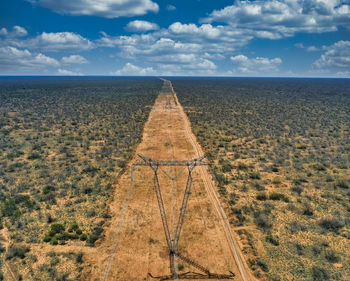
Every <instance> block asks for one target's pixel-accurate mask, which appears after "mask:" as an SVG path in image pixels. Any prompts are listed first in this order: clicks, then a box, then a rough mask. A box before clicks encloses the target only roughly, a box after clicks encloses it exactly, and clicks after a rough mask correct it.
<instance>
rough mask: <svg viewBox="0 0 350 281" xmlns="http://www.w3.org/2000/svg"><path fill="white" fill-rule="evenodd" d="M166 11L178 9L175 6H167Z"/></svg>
mask: <svg viewBox="0 0 350 281" xmlns="http://www.w3.org/2000/svg"><path fill="white" fill-rule="evenodd" d="M166 9H167V10H168V11H175V10H176V7H175V6H174V5H167V6H166Z"/></svg>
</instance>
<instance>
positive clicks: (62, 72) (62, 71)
mask: <svg viewBox="0 0 350 281" xmlns="http://www.w3.org/2000/svg"><path fill="white" fill-rule="evenodd" d="M57 74H58V75H62V76H82V75H84V74H83V73H81V72H75V71H71V70H67V69H61V68H59V69H58V70H57Z"/></svg>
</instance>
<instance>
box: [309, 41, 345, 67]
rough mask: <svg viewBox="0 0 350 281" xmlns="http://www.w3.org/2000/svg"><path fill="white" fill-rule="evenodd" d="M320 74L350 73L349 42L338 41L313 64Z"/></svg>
mask: <svg viewBox="0 0 350 281" xmlns="http://www.w3.org/2000/svg"><path fill="white" fill-rule="evenodd" d="M313 68H314V69H315V70H318V71H320V72H333V73H336V72H339V73H347V72H349V71H350V41H338V42H336V43H334V44H333V45H331V46H329V47H328V48H327V51H326V52H325V53H324V54H322V55H321V57H320V58H319V59H318V60H316V61H315V62H314V63H313Z"/></svg>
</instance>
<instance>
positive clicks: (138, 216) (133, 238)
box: [83, 93, 253, 281]
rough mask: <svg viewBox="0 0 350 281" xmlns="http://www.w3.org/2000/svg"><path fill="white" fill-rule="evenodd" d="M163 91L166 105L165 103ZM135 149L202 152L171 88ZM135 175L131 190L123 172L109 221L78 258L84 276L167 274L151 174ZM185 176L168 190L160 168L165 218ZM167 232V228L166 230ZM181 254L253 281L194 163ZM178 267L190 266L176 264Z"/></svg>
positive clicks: (158, 154)
mask: <svg viewBox="0 0 350 281" xmlns="http://www.w3.org/2000/svg"><path fill="white" fill-rule="evenodd" d="M173 94H174V97H175V100H174V98H173V97H172V95H173ZM169 96H170V97H171V99H170V100H171V108H169V106H167V105H168V104H169ZM136 153H140V154H143V155H145V156H148V157H151V158H154V159H169V158H170V159H171V158H174V159H175V160H184V159H191V158H195V157H198V156H199V155H200V154H203V152H202V149H201V148H200V146H199V145H198V143H197V141H196V139H195V137H194V135H193V134H192V132H191V127H190V123H189V121H188V119H187V116H186V114H185V113H184V111H183V108H182V107H181V105H180V104H179V102H178V100H177V97H176V95H175V93H167V94H161V95H159V96H158V98H157V100H156V102H155V105H154V107H153V109H152V111H151V113H150V116H149V119H148V121H147V122H146V124H145V128H144V133H143V139H142V142H141V143H140V144H139V146H138V147H137V150H136ZM136 161H139V158H138V157H135V158H134V159H133V160H132V161H131V162H130V163H129V165H132V163H135V162H136ZM179 171H180V169H178V168H176V171H175V170H172V169H167V170H166V172H167V173H169V174H172V176H174V175H175V174H177V173H178V172H179ZM134 172H135V177H134V184H133V186H132V189H131V190H130V174H129V173H125V174H124V175H122V176H121V178H120V180H119V183H118V184H117V185H116V186H115V187H114V194H113V198H112V200H111V202H110V203H109V209H110V214H111V215H112V219H111V220H110V221H109V222H108V224H106V226H105V233H104V238H103V239H101V240H100V241H98V243H97V246H96V248H95V250H96V251H94V252H89V253H86V255H84V258H85V268H84V272H83V280H128V281H129V280H150V278H149V276H148V273H149V272H150V273H152V274H153V275H167V274H169V273H170V270H169V255H168V249H167V247H166V242H165V236H164V231H163V226H162V223H161V220H160V214H159V209H158V203H157V199H156V196H155V192H154V189H153V172H152V171H151V169H150V168H149V167H138V168H136V169H135V171H134ZM186 180H187V174H186V172H184V173H183V175H181V176H180V177H179V178H178V179H177V181H176V185H175V189H176V190H175V192H174V190H173V188H174V186H173V185H172V184H171V181H170V180H169V178H168V177H167V176H165V175H164V174H163V173H162V172H159V181H160V185H161V189H162V193H163V200H164V204H165V208H166V213H167V218H168V222H172V221H173V219H172V217H173V215H174V214H173V211H172V210H174V209H176V208H173V206H174V205H176V206H180V205H181V201H182V197H183V192H184V187H185V183H186ZM174 194H175V195H174ZM174 197H175V198H174ZM174 200H175V202H174ZM178 212H179V210H177V214H175V215H176V217H177V216H178ZM170 227H173V223H170ZM170 232H171V233H172V232H173V231H172V229H170ZM179 251H180V252H181V253H182V254H184V255H185V256H189V257H191V258H193V259H194V260H195V261H197V262H198V263H200V264H202V265H203V266H205V267H207V268H208V269H210V271H212V272H216V273H222V274H227V273H229V271H232V272H234V273H235V275H236V277H235V280H238V281H239V280H253V279H249V275H248V274H249V273H247V271H246V270H245V263H244V259H243V257H242V255H241V253H240V251H239V247H238V246H237V243H236V242H235V240H234V236H233V235H232V232H231V229H230V226H229V224H228V221H227V218H226V216H225V213H224V211H223V209H222V207H221V204H220V201H219V199H218V197H217V194H216V190H215V187H214V185H213V184H212V181H211V177H210V175H209V172H208V170H207V169H199V168H198V167H197V168H196V169H195V170H194V172H193V188H192V193H191V196H190V199H189V202H188V208H187V212H186V215H185V221H184V225H183V230H182V232H181V236H180V241H179ZM114 253H115V255H114ZM180 268H181V269H180ZM179 270H180V271H181V270H182V271H183V272H186V271H196V270H195V269H194V268H192V267H191V266H189V265H187V264H183V263H180V262H179ZM242 272H243V273H242ZM106 273H107V274H106Z"/></svg>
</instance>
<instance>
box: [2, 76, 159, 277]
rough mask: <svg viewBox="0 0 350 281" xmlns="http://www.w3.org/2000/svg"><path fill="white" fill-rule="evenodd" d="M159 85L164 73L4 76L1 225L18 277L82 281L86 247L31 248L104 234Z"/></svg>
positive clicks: (91, 240)
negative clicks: (66, 250) (110, 204)
mask: <svg viewBox="0 0 350 281" xmlns="http://www.w3.org/2000/svg"><path fill="white" fill-rule="evenodd" d="M161 86H162V81H160V80H158V79H132V78H130V79H129V78H123V79H121V78H120V79H112V78H81V79H69V78H65V79H63V78H30V79H29V78H28V79H25V78H1V79H0V227H1V230H0V233H1V235H2V236H1V243H2V244H4V245H5V244H6V245H8V246H7V247H5V246H2V247H1V249H2V250H1V251H0V256H1V258H2V260H3V262H8V263H11V268H14V269H15V270H14V274H15V275H16V278H24V279H23V280H77V278H78V276H79V272H80V271H79V267H80V266H81V262H82V260H83V257H82V254H81V253H78V252H77V253H76V252H72V253H70V254H60V253H58V252H57V253H55V252H52V253H50V254H49V256H48V258H45V257H44V258H43V257H42V256H40V253H38V252H35V251H32V250H31V247H32V245H37V244H41V245H47V246H50V247H52V245H57V246H55V247H60V245H65V244H69V245H76V246H79V247H93V246H94V244H95V242H96V241H97V240H98V238H99V237H100V235H103V224H104V223H105V222H106V220H108V219H109V218H110V216H109V214H108V210H107V209H106V201H107V199H108V197H109V194H110V192H111V191H112V189H113V188H114V183H115V181H116V179H117V177H118V174H119V173H120V172H121V171H122V170H123V169H124V168H125V167H126V163H127V162H128V160H129V159H130V158H131V157H132V154H133V151H134V148H135V145H136V144H137V143H138V142H139V141H140V140H141V137H142V130H143V126H144V123H145V121H146V119H147V117H148V114H149V112H150V109H151V106H152V105H153V103H154V100H155V98H156V96H157V94H158V92H159V90H160V88H161ZM5 234H6V235H5ZM6 236H7V237H6ZM79 247H78V248H79ZM78 248H77V249H78ZM42 259H44V261H42ZM45 260H46V262H45ZM47 261H49V262H47ZM0 264H2V263H0Z"/></svg>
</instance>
